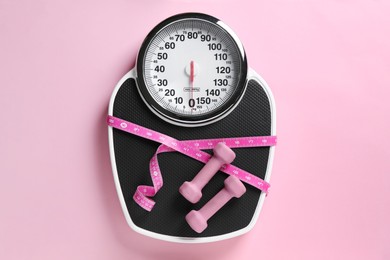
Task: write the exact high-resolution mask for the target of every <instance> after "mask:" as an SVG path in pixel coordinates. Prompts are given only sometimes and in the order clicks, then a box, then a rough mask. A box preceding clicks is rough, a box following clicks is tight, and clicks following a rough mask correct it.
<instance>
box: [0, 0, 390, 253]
mask: <svg viewBox="0 0 390 260" xmlns="http://www.w3.org/2000/svg"><path fill="white" fill-rule="evenodd" d="M186 11H200V12H207V13H209V14H212V15H214V16H217V17H219V18H220V19H222V20H224V21H225V22H226V23H227V24H229V25H230V26H231V27H232V28H233V29H234V30H235V31H236V33H237V34H238V35H239V37H240V38H241V40H242V41H243V43H244V45H245V47H246V51H247V55H248V58H249V64H250V66H251V67H252V68H254V69H255V70H256V71H257V72H258V73H260V74H261V75H262V76H263V77H264V78H265V79H266V80H267V81H268V83H269V85H270V86H271V88H272V90H273V92H274V95H275V99H276V103H277V112H278V116H277V131H278V136H279V144H278V147H277V149H276V156H275V161H274V170H273V174H272V178H271V184H272V192H271V194H270V196H268V198H267V199H266V202H265V205H264V208H263V211H262V212H261V214H260V218H259V221H258V223H257V224H256V226H255V228H254V229H253V230H252V231H251V232H249V233H247V234H246V235H244V236H241V237H239V238H235V239H231V240H226V241H222V242H217V243H212V244H196V245H188V244H174V243H169V242H164V241H159V240H154V239H151V238H148V237H144V236H142V235H139V234H138V233H135V232H134V231H132V230H131V229H130V228H128V226H127V224H126V222H125V218H124V216H123V215H122V212H121V209H120V205H119V201H118V199H117V196H116V191H115V188H114V183H113V177H112V174H111V168H110V162H109V153H108V142H107V129H106V125H105V115H106V110H107V105H108V100H109V97H110V95H111V92H112V90H113V87H114V85H115V84H116V82H117V81H118V80H119V79H120V77H121V76H122V75H123V74H124V73H125V72H127V71H128V70H129V69H130V68H132V66H133V65H134V61H135V56H136V52H137V50H138V47H139V46H140V44H141V41H142V40H143V38H144V37H145V36H146V34H147V33H148V32H149V30H150V29H151V28H152V27H153V26H154V25H156V24H157V23H158V22H160V21H161V20H163V19H164V18H166V17H168V16H170V15H173V14H176V13H180V12H186ZM389 13H390V3H389V1H387V0H377V1H368V0H354V1H352V0H343V1H341V0H340V1H336V0H332V1H314V0H312V1H309V0H297V1H292V0H277V1H255V0H252V1H250V0H237V1H232V0H224V1H222V0H215V1H206V0H198V1H195V0H194V1H179V0H171V1H168V0H165V1H163V0H144V1H141V0H139V1H135V0H134V1H129V0H117V1H108V0H106V1H104V0H93V1H92V0H81V1H65V0H56V1H53V0H50V1H49V0H39V1H27V0H19V1H13V0H0V75H1V77H0V108H1V109H0V118H1V120H2V122H3V123H2V127H1V128H0V155H1V156H0V174H1V182H0V207H1V208H0V259H227V260H230V259H231V260H233V259H249V258H250V257H253V258H255V259H257V258H259V259H260V258H261V259H354V260H356V259H371V260H372V259H374V260H376V259H390V224H389V219H390V212H389V210H390V184H389V183H390V172H389V169H390V152H389V147H390V141H389V133H390V115H389V112H390V102H389V98H390V37H389V34H390V15H389Z"/></svg>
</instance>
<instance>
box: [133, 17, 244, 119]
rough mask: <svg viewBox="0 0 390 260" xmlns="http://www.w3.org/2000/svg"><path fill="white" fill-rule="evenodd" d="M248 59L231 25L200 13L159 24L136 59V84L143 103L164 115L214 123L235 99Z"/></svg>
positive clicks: (240, 89)
mask: <svg viewBox="0 0 390 260" xmlns="http://www.w3.org/2000/svg"><path fill="white" fill-rule="evenodd" d="M246 73H247V63H246V57H245V53H244V50H243V47H242V45H241V43H240V42H239V40H238V38H237V37H236V36H235V35H234V33H233V32H232V31H231V29H230V28H228V27H227V26H226V25H225V24H223V23H222V22H221V21H219V20H218V19H216V18H214V17H210V16H207V15H203V14H193V13H191V14H182V15H177V16H174V17H171V18H168V19H167V20H165V21H163V22H162V23H160V24H159V25H158V26H157V27H156V28H154V29H153V30H152V31H151V33H150V34H149V35H148V37H147V38H146V40H145V41H144V43H143V45H142V47H141V50H140V52H139V54H138V59H137V74H138V77H137V86H138V89H139V92H140V94H141V96H142V98H143V100H144V101H145V103H146V104H147V105H148V107H149V108H150V109H151V110H152V111H153V112H154V113H156V114H157V115H159V116H160V117H161V118H163V119H164V120H166V121H168V122H170V123H174V124H179V125H184V126H198V125H204V124H207V123H211V122H214V121H216V120H218V119H220V118H222V117H223V116H224V115H226V114H227V113H228V112H230V111H231V110H232V109H233V108H234V107H235V105H236V104H237V103H238V101H239V99H240V97H241V96H242V94H243V92H244V90H245V86H246Z"/></svg>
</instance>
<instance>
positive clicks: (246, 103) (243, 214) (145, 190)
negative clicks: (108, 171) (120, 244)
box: [107, 13, 276, 243]
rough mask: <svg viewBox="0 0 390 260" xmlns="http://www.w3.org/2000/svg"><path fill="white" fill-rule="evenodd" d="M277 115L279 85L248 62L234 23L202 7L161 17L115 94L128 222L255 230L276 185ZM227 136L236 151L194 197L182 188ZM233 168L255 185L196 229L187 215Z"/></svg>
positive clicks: (194, 237) (207, 236)
mask: <svg viewBox="0 0 390 260" xmlns="http://www.w3.org/2000/svg"><path fill="white" fill-rule="evenodd" d="M275 116H276V115H275V102H274V99H273V96H272V92H271V90H270V88H269V87H268V85H267V83H266V82H265V81H264V79H263V78H262V77H261V76H259V75H258V74H257V73H256V72H255V71H254V70H253V69H251V68H250V67H249V66H248V62H247V57H246V54H245V50H244V47H243V45H242V43H241V42H240V40H239V38H238V37H237V35H236V34H235V33H234V32H233V31H232V29H231V28H229V27H228V26H227V25H226V24H225V23H223V22H222V21H220V20H219V19H217V18H215V17H212V16H210V15H206V14H201V13H184V14H179V15H175V16H172V17H170V18H168V19H166V20H164V21H162V22H161V23H159V24H158V25H157V26H156V27H154V28H153V29H152V30H151V32H150V33H149V34H148V35H147V36H146V38H145V40H144V42H143V43H142V45H141V47H140V49H139V52H138V56H137V60H136V65H135V67H134V68H133V69H131V70H130V71H129V72H128V73H126V75H124V76H123V78H122V79H121V80H120V81H119V82H118V84H117V85H116V87H115V88H114V91H113V93H112V96H111V99H110V102H109V109H108V117H107V123H108V134H109V149H110V157H111V164H112V171H113V176H114V181H115V186H116V189H117V193H118V197H119V201H120V203H121V206H122V210H123V213H124V216H125V218H126V220H127V223H128V225H129V226H130V227H131V228H132V229H133V230H135V231H136V232H139V233H141V234H143V235H146V236H150V237H153V238H157V239H162V240H167V241H172V242H182V243H201V242H212V241H218V240H223V239H227V238H232V237H235V236H239V235H242V234H244V233H246V232H248V231H249V230H250V229H251V228H253V226H254V225H255V223H256V221H257V219H258V216H259V213H260V211H261V208H262V205H263V202H264V200H265V198H266V195H267V194H268V191H269V187H270V184H269V181H270V176H271V168H272V161H273V155H274V148H275V145H276V129H275V127H276V124H275ZM219 143H222V144H224V145H225V146H227V147H229V149H231V150H232V151H233V152H234V153H235V158H234V160H233V161H232V162H231V163H227V164H224V165H221V167H220V168H219V170H218V172H216V173H215V175H214V176H212V178H211V179H210V180H209V181H208V182H207V184H206V185H205V186H204V187H203V188H202V190H201V193H202V196H201V198H200V199H199V201H197V202H196V203H192V202H190V201H188V200H187V199H186V198H185V197H183V195H182V194H181V193H180V192H179V189H180V187H181V186H182V185H183V183H185V182H188V181H191V180H192V179H193V178H194V177H195V176H196V175H197V174H198V172H199V171H200V170H201V169H202V168H203V167H205V165H207V163H208V162H209V161H210V160H211V158H212V157H213V156H216V155H215V154H214V153H215V150H214V152H213V149H216V148H215V147H216V146H217V145H218V144H219ZM213 154H214V155H213ZM218 167H219V166H218ZM230 176H235V177H234V178H237V179H238V180H239V181H240V183H242V184H243V185H244V186H245V189H246V192H245V193H244V194H243V195H242V196H241V197H240V198H232V199H229V200H228V201H227V202H226V203H225V204H223V206H221V208H220V209H219V210H218V211H216V213H215V214H214V215H212V216H211V217H210V216H208V219H207V228H205V229H204V230H203V231H202V232H198V231H195V230H194V229H193V228H192V227H191V226H190V225H189V223H188V222H187V221H186V216H187V214H188V213H189V212H191V211H193V210H195V211H200V210H201V209H202V208H203V207H209V206H210V205H208V204H207V203H208V202H209V201H211V200H212V199H213V197H215V196H216V194H218V193H219V192H220V191H221V190H226V187H225V181H226V180H227V178H229V177H230ZM209 204H210V203H209Z"/></svg>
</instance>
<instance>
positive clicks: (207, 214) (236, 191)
mask: <svg viewBox="0 0 390 260" xmlns="http://www.w3.org/2000/svg"><path fill="white" fill-rule="evenodd" d="M245 192H246V188H245V186H244V184H242V182H241V181H240V180H239V179H238V178H237V177H236V176H229V177H228V178H227V179H226V180H225V187H224V188H223V189H222V190H220V191H219V192H218V193H217V195H215V196H214V197H213V198H212V199H211V200H210V201H209V202H207V203H206V205H204V206H203V207H202V208H201V209H200V210H199V211H196V210H191V212H190V213H188V214H187V216H186V221H187V223H188V225H190V227H191V228H192V229H193V230H195V231H196V232H198V233H202V232H203V230H205V229H206V228H207V220H208V219H209V218H211V217H212V216H213V215H214V214H215V213H216V212H217V211H218V210H220V209H221V208H222V207H223V205H225V204H226V203H227V202H228V201H229V200H230V199H231V198H233V197H236V198H239V197H241V196H242V195H243V194H244V193H245Z"/></svg>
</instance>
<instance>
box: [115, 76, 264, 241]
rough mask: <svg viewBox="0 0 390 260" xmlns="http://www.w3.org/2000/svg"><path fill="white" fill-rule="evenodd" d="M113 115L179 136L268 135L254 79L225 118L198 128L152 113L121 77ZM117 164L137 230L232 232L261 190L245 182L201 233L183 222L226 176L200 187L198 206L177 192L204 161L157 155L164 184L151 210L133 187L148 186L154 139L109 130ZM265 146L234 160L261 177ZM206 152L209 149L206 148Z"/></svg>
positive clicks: (261, 98)
mask: <svg viewBox="0 0 390 260" xmlns="http://www.w3.org/2000/svg"><path fill="white" fill-rule="evenodd" d="M113 116H115V117H119V118H122V119H124V120H127V121H130V122H133V123H136V124H139V125H142V126H145V127H147V128H151V129H154V130H156V131H159V132H161V133H164V134H167V135H169V136H172V137H174V138H176V139H178V140H190V139H209V138H223V137H242V136H261V135H270V134H271V109H270V102H269V100H268V97H267V94H266V92H265V91H264V90H263V88H262V87H261V86H260V84H259V83H258V82H256V81H254V80H250V81H249V82H248V87H247V90H246V92H245V94H244V97H243V99H242V100H241V102H240V104H239V105H238V106H237V107H236V108H235V110H234V111H232V112H231V114H229V115H228V116H227V117H225V118H224V119H222V120H220V121H218V122H216V123H213V124H210V125H207V126H203V127H196V128H185V127H179V126H175V125H171V124H169V123H167V122H165V121H163V120H162V119H160V118H158V117H157V116H156V115H154V114H153V113H152V112H151V111H150V110H149V109H148V108H147V107H146V105H145V104H144V102H143V101H142V100H141V98H140V96H139V94H138V91H137V88H136V85H135V81H134V79H128V80H126V81H125V82H124V83H123V85H122V86H121V87H120V89H119V91H118V92H117V95H116V97H115V101H114V106H113ZM113 139H114V151H115V157H116V166H117V171H118V176H119V180H120V185H121V188H122V192H123V196H124V198H125V201H126V206H127V210H128V212H129V215H130V217H131V219H132V221H133V222H134V224H135V225H137V226H138V227H140V228H143V229H146V230H149V231H152V232H156V233H160V234H164V235H170V236H178V237H210V236H218V235H223V234H226V233H231V232H234V231H237V230H240V229H243V228H245V227H246V226H248V224H249V223H250V221H251V220H252V217H253V214H254V212H255V209H256V206H257V204H258V201H259V196H260V193H261V191H259V190H257V189H255V188H254V187H252V186H250V185H248V184H245V186H246V188H247V192H246V193H245V194H244V195H243V196H242V197H241V198H240V199H232V200H230V201H229V202H228V203H227V204H226V205H225V206H224V207H223V208H222V209H221V210H220V211H219V212H217V213H216V214H215V215H214V216H213V217H212V218H211V219H210V220H209V221H208V228H207V229H206V230H205V231H204V232H203V233H201V234H198V233H196V232H195V231H193V230H192V229H191V228H190V227H189V226H188V224H187V223H186V221H185V219H184V218H185V216H186V214H187V213H188V212H190V211H191V210H192V209H200V208H201V207H202V206H203V205H204V204H205V203H206V202H207V201H209V200H210V199H211V198H212V197H213V196H214V195H215V194H216V193H218V191H219V190H220V189H222V188H223V186H224V184H223V181H224V179H225V178H227V176H228V175H227V174H225V173H222V172H218V173H217V174H216V175H215V176H214V177H213V178H212V180H211V181H210V182H209V183H208V184H207V185H206V187H205V188H204V189H203V190H202V193H203V197H202V199H201V200H200V201H199V202H198V203H197V204H192V203H190V202H188V201H187V200H185V199H184V198H183V197H182V196H181V194H180V193H179V191H178V190H179V187H180V185H181V184H182V183H183V182H184V181H188V180H192V178H193V177H194V176H195V175H196V174H197V173H198V172H199V170H200V169H201V168H202V167H203V164H202V163H200V162H198V161H195V160H193V159H191V158H189V157H186V156H185V155H182V154H180V153H163V154H161V155H159V157H158V159H159V164H160V168H161V172H162V176H163V180H164V186H163V187H162V188H161V189H160V191H159V192H158V193H157V195H156V196H155V197H154V198H153V199H154V200H155V201H156V205H155V206H154V208H153V210H152V211H151V212H148V211H145V210H144V209H142V208H141V207H140V206H138V205H137V204H136V203H135V202H134V201H133V195H134V192H135V190H136V188H137V186H138V185H152V181H151V176H150V174H149V160H150V158H151V157H152V156H153V154H154V152H155V151H156V149H157V147H158V146H159V144H158V143H155V142H152V141H149V140H146V139H143V138H140V137H136V136H133V135H131V134H129V133H126V132H123V131H120V130H117V129H114V130H113ZM269 149H270V148H269V147H259V148H238V149H234V152H235V153H236V159H235V160H234V162H233V164H234V165H236V166H238V167H240V168H242V169H244V170H246V171H248V172H250V173H252V174H255V175H257V176H259V177H260V178H262V179H264V176H265V173H266V170H267V163H268V157H269ZM207 152H211V151H207Z"/></svg>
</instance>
